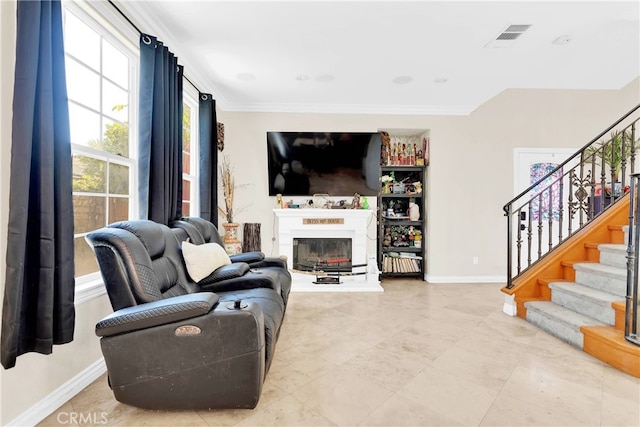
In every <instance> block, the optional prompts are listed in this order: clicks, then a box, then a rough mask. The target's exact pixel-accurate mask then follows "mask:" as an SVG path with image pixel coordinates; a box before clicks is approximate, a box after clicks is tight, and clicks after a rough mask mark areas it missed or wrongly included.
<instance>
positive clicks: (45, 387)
mask: <svg viewBox="0 0 640 427" xmlns="http://www.w3.org/2000/svg"><path fill="white" fill-rule="evenodd" d="M15 16H16V1H15V0H2V1H0V28H1V34H0V73H1V74H0V295H2V296H4V288H5V277H6V261H5V260H6V251H7V223H8V216H9V208H8V205H9V169H10V162H11V117H12V114H11V110H12V104H13V78H14V72H13V70H14V64H15V25H16V24H15ZM111 312H112V310H111V305H110V304H109V301H108V299H107V297H106V296H102V297H99V298H96V299H93V300H90V301H88V302H85V303H83V304H81V305H78V304H76V330H75V335H74V340H73V342H72V343H70V344H66V345H62V346H54V348H53V354H51V355H48V356H45V355H42V354H37V353H28V354H25V355H23V356H19V357H18V359H17V362H16V366H15V367H13V368H11V369H8V370H5V369H1V370H0V402H1V403H0V405H1V406H0V425H7V424H8V423H9V422H11V421H12V420H15V419H16V418H18V417H19V416H21V415H25V414H26V413H27V410H29V409H30V408H33V407H34V405H42V402H43V400H46V398H47V397H49V396H50V395H51V394H52V393H54V392H58V393H60V389H61V388H64V387H63V386H65V385H68V382H69V381H70V380H71V379H73V378H77V376H78V375H79V374H81V373H82V372H84V371H85V370H86V369H87V368H89V367H90V366H92V365H94V364H95V362H96V361H98V360H100V359H101V358H102V353H101V352H100V346H99V341H98V337H96V335H95V333H94V327H95V324H96V322H97V321H98V320H100V319H101V318H102V317H104V316H106V315H107V314H109V313H111ZM54 409H55V408H51V410H54ZM38 410H42V408H41V407H38V408H37V409H36V410H32V411H30V412H31V413H32V414H33V412H37V411H38Z"/></svg>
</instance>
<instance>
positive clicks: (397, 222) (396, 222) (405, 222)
mask: <svg viewBox="0 0 640 427" xmlns="http://www.w3.org/2000/svg"><path fill="white" fill-rule="evenodd" d="M380 221H381V222H384V223H385V224H386V225H417V226H418V227H419V226H421V225H422V221H421V220H417V221H411V220H409V219H389V218H387V217H381V218H380Z"/></svg>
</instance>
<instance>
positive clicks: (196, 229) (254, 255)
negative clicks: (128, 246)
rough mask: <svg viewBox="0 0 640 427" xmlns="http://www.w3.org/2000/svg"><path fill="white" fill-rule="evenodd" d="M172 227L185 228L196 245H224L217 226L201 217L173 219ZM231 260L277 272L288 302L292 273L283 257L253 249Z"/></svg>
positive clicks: (260, 269)
mask: <svg viewBox="0 0 640 427" xmlns="http://www.w3.org/2000/svg"><path fill="white" fill-rule="evenodd" d="M170 226H171V227H172V228H180V229H183V230H184V231H185V232H186V233H187V235H188V237H189V239H190V241H191V242H192V243H194V244H196V245H200V244H203V243H212V242H213V243H217V244H219V245H221V246H224V243H223V240H222V237H221V236H220V233H219V232H218V229H217V227H216V226H215V225H214V224H213V223H212V222H210V221H207V220H206V219H203V218H199V217H184V218H182V219H180V220H177V221H173V222H172V223H171V224H170ZM230 258H231V262H232V263H238V262H246V263H247V264H249V266H250V267H251V268H252V269H255V270H258V271H270V272H272V273H274V274H276V275H277V276H278V277H277V282H279V283H280V285H281V293H282V298H283V299H284V301H285V304H286V302H287V299H288V298H289V292H290V291H291V273H290V272H289V270H288V268H287V261H286V260H284V259H282V258H276V257H266V256H265V254H264V252H260V251H252V252H243V253H240V254H236V255H231V256H230Z"/></svg>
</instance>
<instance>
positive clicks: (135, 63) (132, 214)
mask: <svg viewBox="0 0 640 427" xmlns="http://www.w3.org/2000/svg"><path fill="white" fill-rule="evenodd" d="M96 6H97V7H96ZM99 9H102V10H101V11H99ZM67 12H70V13H73V14H74V15H75V16H76V17H77V18H78V19H80V20H81V21H82V22H83V23H85V24H86V25H87V26H89V27H90V28H91V29H92V30H94V31H95V32H96V33H98V34H99V35H100V36H102V37H103V38H105V39H107V40H108V41H109V42H110V43H111V44H113V45H114V46H116V47H117V48H119V50H121V51H122V52H123V53H125V55H127V56H128V57H129V104H128V109H129V123H128V125H129V158H128V160H123V159H122V158H121V157H120V156H116V155H114V154H112V153H108V152H105V151H101V150H95V149H92V148H90V147H87V146H84V145H79V144H73V143H72V144H71V150H72V155H76V154H80V155H88V156H89V157H93V158H98V159H101V160H108V162H110V163H116V164H122V165H126V166H128V167H129V218H136V217H137V213H138V162H137V157H138V156H137V153H138V95H139V93H138V69H139V62H140V53H139V48H138V46H137V43H136V42H137V37H134V36H133V34H134V33H132V32H131V31H124V32H123V31H121V30H122V28H125V27H126V25H128V24H126V23H124V22H123V21H122V18H121V17H120V18H118V17H117V16H115V15H113V13H112V11H109V10H108V9H105V5H103V4H101V3H92V4H91V5H89V3H87V2H85V1H71V0H65V1H63V14H66V13H67ZM114 24H115V25H114ZM82 194H83V195H90V194H89V193H82ZM100 195H101V196H102V195H103V194H100ZM114 196H117V195H114ZM107 208H108V207H107ZM107 214H108V212H107ZM81 234H83V233H78V234H76V236H79V235H81ZM105 292H106V290H105V288H104V283H103V281H102V277H101V274H100V272H99V271H98V272H95V273H91V274H87V275H84V276H79V277H76V278H75V302H76V304H81V303H83V302H86V301H88V300H91V299H93V298H96V297H98V296H100V295H103V294H105Z"/></svg>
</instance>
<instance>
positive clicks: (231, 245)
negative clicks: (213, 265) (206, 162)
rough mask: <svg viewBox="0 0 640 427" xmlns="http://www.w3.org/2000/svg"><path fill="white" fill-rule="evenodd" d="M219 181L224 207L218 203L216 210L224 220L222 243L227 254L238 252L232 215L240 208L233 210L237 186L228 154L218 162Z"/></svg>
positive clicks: (236, 228)
mask: <svg viewBox="0 0 640 427" xmlns="http://www.w3.org/2000/svg"><path fill="white" fill-rule="evenodd" d="M219 172H220V183H221V184H222V194H223V198H224V208H223V207H222V206H220V205H218V211H219V212H220V213H221V214H222V215H223V216H224V219H225V221H226V222H224V223H223V224H222V226H223V227H224V228H225V235H224V244H225V249H226V250H227V252H228V253H229V254H235V253H239V252H240V251H241V244H240V240H239V239H238V226H239V224H238V223H236V222H234V215H235V214H236V213H239V212H240V211H241V210H242V209H239V210H234V208H233V204H234V196H235V190H236V188H238V186H237V185H236V183H235V179H234V176H233V166H232V165H231V161H230V160H229V157H228V156H224V157H223V158H222V162H221V163H220V168H219Z"/></svg>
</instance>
